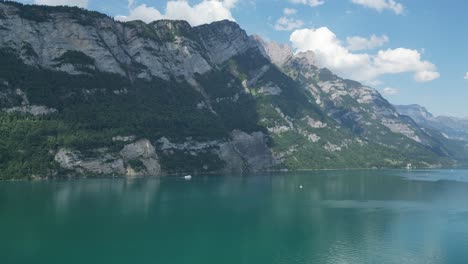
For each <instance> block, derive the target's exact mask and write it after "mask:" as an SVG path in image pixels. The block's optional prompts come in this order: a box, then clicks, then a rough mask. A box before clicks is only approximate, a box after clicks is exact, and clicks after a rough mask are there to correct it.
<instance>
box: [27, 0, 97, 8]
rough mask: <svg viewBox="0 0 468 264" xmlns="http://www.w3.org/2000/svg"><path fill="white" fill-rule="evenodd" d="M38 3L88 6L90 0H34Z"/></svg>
mask: <svg viewBox="0 0 468 264" xmlns="http://www.w3.org/2000/svg"><path fill="white" fill-rule="evenodd" d="M34 3H35V4H38V5H50V6H78V7H83V8H84V7H87V6H88V0H34Z"/></svg>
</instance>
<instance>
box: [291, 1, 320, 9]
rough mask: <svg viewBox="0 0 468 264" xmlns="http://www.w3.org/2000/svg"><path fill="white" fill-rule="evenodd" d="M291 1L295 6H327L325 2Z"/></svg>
mask: <svg viewBox="0 0 468 264" xmlns="http://www.w3.org/2000/svg"><path fill="white" fill-rule="evenodd" d="M289 1H290V2H291V3H294V4H304V5H309V6H311V7H316V6H319V5H323V4H325V0H289Z"/></svg>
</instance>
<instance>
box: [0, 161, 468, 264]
mask: <svg viewBox="0 0 468 264" xmlns="http://www.w3.org/2000/svg"><path fill="white" fill-rule="evenodd" d="M300 186H303V188H302V189H301V188H300ZM0 263H39V264H41V263H47V264H50V263H71V264H74V263H80V264H81V263H113V264H120V263H163V264H165V263H168V264H179V263H200V264H212V263H213V264H214V263H216V264H218V263H227V264H230V263H232V264H241V263H246V264H247V263H248V264H251V263H254V264H262V263H265V264H272V263H278V264H283V263H284V264H290V263H291V264H294V263H301V264H302V263H333V264H342V263H343V264H344V263H378V264H386V263H395V264H400V263H409V264H411V263H421V264H423V263H424V264H431V263H434V264H435V263H437V264H441V263H454V264H455V263H460V264H462V263H463V264H465V263H468V171H466V170H455V171H451V170H434V171H411V172H407V171H377V170H376V171H317V172H299V173H283V174H273V175H255V176H250V177H232V176H230V177H229V176H216V175H211V176H199V177H194V178H193V179H192V180H191V181H186V180H184V179H180V178H161V179H156V178H151V179H133V180H129V179H84V180H70V181H68V180H61V181H43V182H0Z"/></svg>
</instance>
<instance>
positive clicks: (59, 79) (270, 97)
mask: <svg viewBox="0 0 468 264" xmlns="http://www.w3.org/2000/svg"><path fill="white" fill-rule="evenodd" d="M0 57H1V58H2V59H1V60H0V109H1V110H2V111H0V122H1V126H0V135H1V136H0V178H3V179H9V178H36V177H62V176H77V175H86V176H93V175H127V176H133V175H165V174H171V173H182V172H183V173H197V172H198V173H201V172H215V171H216V172H236V173H239V172H249V171H261V170H271V169H321V168H358V167H359V168H362V167H366V168H371V167H406V165H407V164H408V163H412V164H413V165H415V166H417V167H434V166H443V165H451V164H455V163H456V162H457V161H458V157H459V155H458V156H457V155H453V154H452V149H451V145H450V144H445V143H444V142H441V141H440V140H438V139H437V138H435V137H433V136H432V135H431V134H430V133H427V132H426V131H425V130H424V129H423V128H421V127H420V126H418V125H417V124H416V123H415V122H414V121H413V120H412V119H411V118H409V117H407V116H405V115H400V114H399V113H398V112H397V111H396V110H395V108H394V107H393V106H392V105H391V104H389V103H388V102H387V101H386V100H385V99H384V98H383V97H382V96H381V95H380V94H379V93H378V92H377V91H376V90H374V89H372V88H370V87H366V86H364V85H362V84H360V83H358V82H355V81H351V80H345V79H342V78H340V77H338V76H336V75H334V74H333V73H332V72H330V71H329V70H327V69H320V68H318V67H316V66H315V61H314V54H313V53H311V52H309V53H299V54H294V53H293V52H292V50H291V49H290V48H289V47H288V46H287V45H281V44H277V43H272V42H268V41H265V40H262V39H261V38H259V37H257V36H248V35H247V34H246V33H245V31H244V30H242V29H241V28H240V27H239V25H237V24H236V23H234V22H230V21H219V22H214V23H211V24H209V25H201V26H197V27H191V26H190V25H189V24H188V23H187V22H185V21H170V20H161V21H156V22H153V23H149V24H146V23H143V22H141V21H132V22H125V23H124V22H118V21H115V20H114V19H113V18H110V17H107V16H105V15H103V14H100V13H97V12H91V11H87V10H83V9H79V8H73V7H47V6H34V5H22V4H18V3H15V2H9V1H3V2H0Z"/></svg>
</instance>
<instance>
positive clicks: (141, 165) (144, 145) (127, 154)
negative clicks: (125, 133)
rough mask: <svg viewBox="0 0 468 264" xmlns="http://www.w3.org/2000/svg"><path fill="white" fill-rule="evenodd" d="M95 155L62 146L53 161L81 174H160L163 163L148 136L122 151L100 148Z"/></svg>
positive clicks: (126, 146)
mask: <svg viewBox="0 0 468 264" xmlns="http://www.w3.org/2000/svg"><path fill="white" fill-rule="evenodd" d="M94 152H95V155H93V156H92V157H90V156H86V155H84V154H82V153H81V152H80V151H77V150H71V149H65V148H62V149H59V150H58V152H57V153H56V154H55V158H54V160H55V161H56V162H57V163H58V164H59V165H60V167H61V168H63V169H66V170H69V171H71V172H72V173H78V174H89V173H93V174H99V175H126V176H157V175H160V174H161V165H160V164H159V158H158V155H157V154H156V150H155V148H154V146H153V145H152V144H151V142H149V140H147V139H141V140H139V141H137V142H134V143H131V144H128V145H125V146H124V148H123V149H122V150H121V151H120V152H119V153H111V152H109V150H108V149H97V150H95V151H94Z"/></svg>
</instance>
